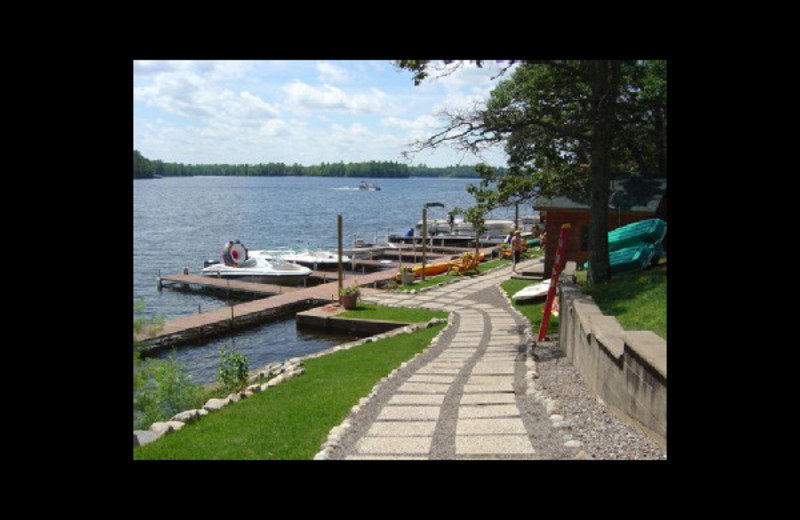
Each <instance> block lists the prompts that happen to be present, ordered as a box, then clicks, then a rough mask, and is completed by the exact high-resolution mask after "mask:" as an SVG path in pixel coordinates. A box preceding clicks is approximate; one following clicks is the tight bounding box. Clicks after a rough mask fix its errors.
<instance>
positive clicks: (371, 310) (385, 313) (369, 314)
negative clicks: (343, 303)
mask: <svg viewBox="0 0 800 520" xmlns="http://www.w3.org/2000/svg"><path fill="white" fill-rule="evenodd" d="M447 315H448V313H447V312H445V311H432V310H427V309H412V308H407V307H386V306H383V305H377V304H374V303H367V302H358V305H357V306H356V308H355V309H353V310H349V311H345V312H343V313H341V314H338V315H337V317H339V318H356V319H361V320H381V321H402V322H406V323H420V322H423V321H428V320H430V319H432V318H447Z"/></svg>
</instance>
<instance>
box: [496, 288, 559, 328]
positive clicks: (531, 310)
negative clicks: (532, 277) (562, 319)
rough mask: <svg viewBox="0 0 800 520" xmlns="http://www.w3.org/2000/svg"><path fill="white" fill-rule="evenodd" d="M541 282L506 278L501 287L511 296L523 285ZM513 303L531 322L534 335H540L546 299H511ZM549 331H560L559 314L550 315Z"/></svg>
mask: <svg viewBox="0 0 800 520" xmlns="http://www.w3.org/2000/svg"><path fill="white" fill-rule="evenodd" d="M536 283H539V281H538V280H537V281H533V282H531V281H529V280H514V279H510V280H506V281H505V282H503V283H502V284H501V285H500V287H501V288H502V289H503V290H504V291H505V292H506V294H508V297H509V298H511V296H512V295H514V294H516V293H517V291H519V290H521V289H522V288H523V287H527V286H529V285H533V284H536ZM511 304H512V305H513V306H514V308H515V309H517V310H518V311H520V312H521V313H522V314H523V315H524V316H525V317H526V318H528V321H529V322H530V323H531V329H532V330H533V334H534V336H537V335H538V332H539V327H540V326H541V323H542V315H543V312H542V311H543V310H544V304H545V299H544V298H543V299H541V300H536V301H535V302H519V303H517V302H515V301H514V300H511ZM547 331H548V332H549V333H550V334H553V333H556V332H558V316H553V315H552V314H551V315H550V321H549V322H548V323H547Z"/></svg>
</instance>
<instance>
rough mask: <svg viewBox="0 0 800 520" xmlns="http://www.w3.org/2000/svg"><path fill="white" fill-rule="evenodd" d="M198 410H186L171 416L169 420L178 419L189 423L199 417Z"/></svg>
mask: <svg viewBox="0 0 800 520" xmlns="http://www.w3.org/2000/svg"><path fill="white" fill-rule="evenodd" d="M199 412H200V410H186V411H185V412H181V413H178V414H175V415H173V416H172V418H171V419H170V421H178V422H182V423H190V422H192V421H196V420H197V419H199V418H200V414H199Z"/></svg>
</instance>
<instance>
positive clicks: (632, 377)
mask: <svg viewBox="0 0 800 520" xmlns="http://www.w3.org/2000/svg"><path fill="white" fill-rule="evenodd" d="M559 287H560V296H559V298H560V300H559V306H560V309H561V312H560V314H559V322H560V329H559V344H560V348H561V350H563V351H564V352H565V354H566V356H567V358H568V359H569V360H570V361H571V362H572V364H573V366H574V367H575V369H576V370H577V371H578V372H579V373H580V374H581V377H582V378H583V380H584V382H585V383H586V385H587V386H588V387H589V389H590V390H591V391H592V392H594V393H595V394H597V395H598V396H599V397H600V398H601V399H602V400H603V401H604V402H605V403H606V404H607V405H608V406H609V408H611V409H612V410H613V411H615V412H617V414H618V415H622V416H623V417H625V418H628V419H630V420H632V421H633V422H634V423H636V424H637V425H638V426H640V427H642V430H644V431H645V432H646V433H647V434H649V435H650V436H651V437H653V438H654V439H655V440H656V441H658V442H659V443H661V444H663V445H664V446H666V439H667V342H666V340H664V339H663V338H661V337H660V336H658V335H657V334H655V333H654V332H652V331H626V330H624V329H623V328H622V326H621V325H620V324H619V321H617V319H616V318H614V317H613V316H605V315H603V313H602V311H600V308H599V307H598V306H597V304H595V302H594V300H592V297H591V296H587V295H584V294H583V293H582V292H581V290H580V288H579V287H578V285H577V284H576V283H575V277H574V276H572V275H569V274H564V275H562V277H561V281H560V283H559Z"/></svg>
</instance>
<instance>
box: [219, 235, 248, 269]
mask: <svg viewBox="0 0 800 520" xmlns="http://www.w3.org/2000/svg"><path fill="white" fill-rule="evenodd" d="M245 260H247V248H246V247H244V244H242V243H241V242H239V241H238V240H236V241H230V242H228V243H226V244H225V246H224V247H223V248H222V262H223V263H224V264H225V265H230V266H233V267H238V266H240V265H242V264H243V263H244V262H245Z"/></svg>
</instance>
